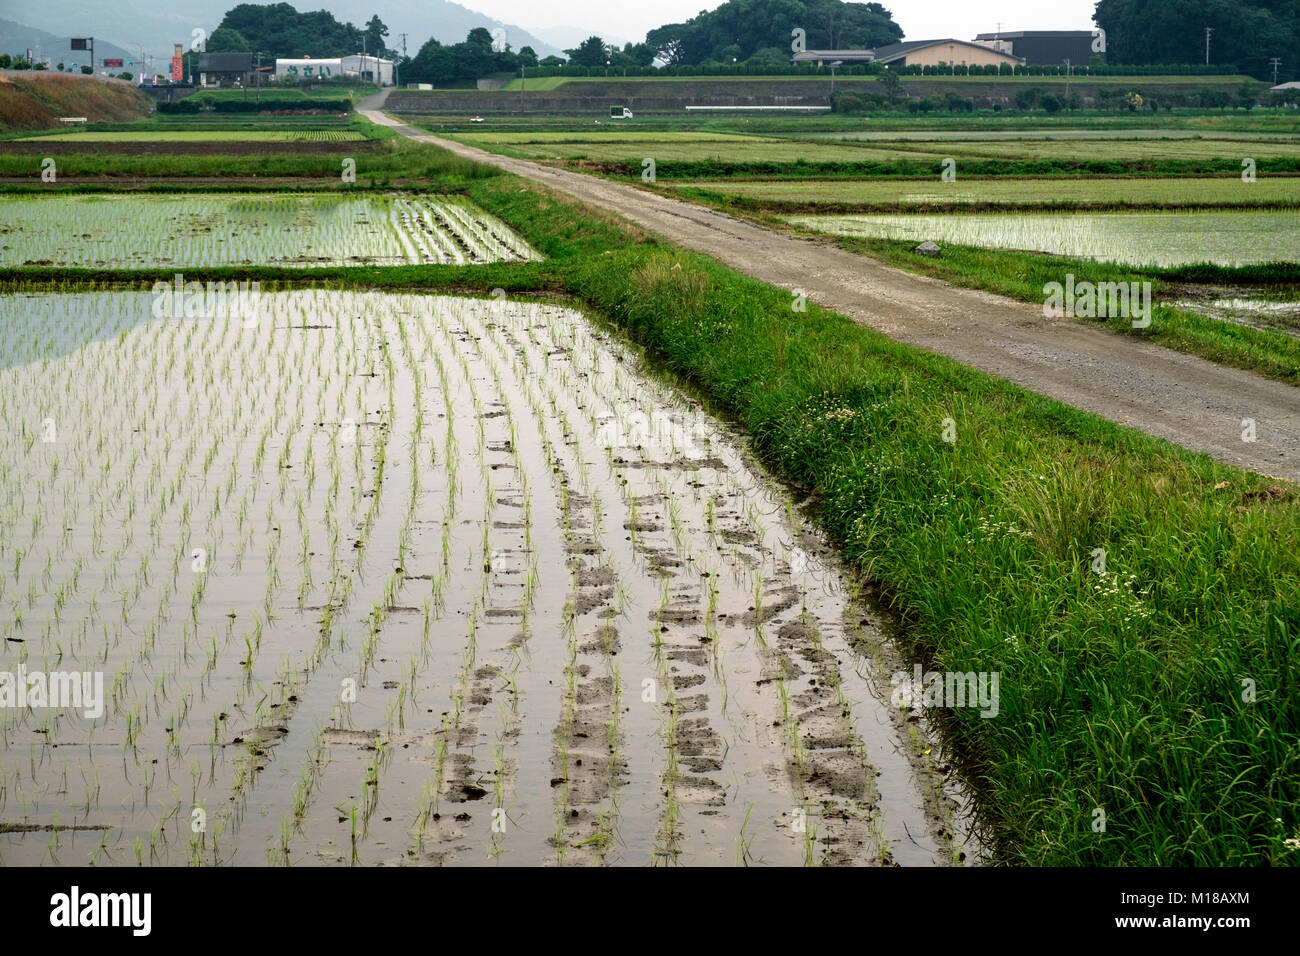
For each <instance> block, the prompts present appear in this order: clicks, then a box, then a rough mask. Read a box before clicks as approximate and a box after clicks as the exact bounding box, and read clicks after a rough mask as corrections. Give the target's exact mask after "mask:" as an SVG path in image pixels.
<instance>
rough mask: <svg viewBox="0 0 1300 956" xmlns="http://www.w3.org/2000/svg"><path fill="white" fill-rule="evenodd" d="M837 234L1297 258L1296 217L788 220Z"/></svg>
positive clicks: (1209, 257) (1040, 248)
mask: <svg viewBox="0 0 1300 956" xmlns="http://www.w3.org/2000/svg"><path fill="white" fill-rule="evenodd" d="M789 221H790V222H792V223H795V224H796V225H800V226H804V227H806V228H809V229H814V230H817V231H819V232H827V233H832V234H835V235H842V236H870V237H874V238H884V239H904V240H908V241H912V240H915V241H917V242H923V241H926V240H931V241H933V242H937V243H939V244H940V245H942V244H944V243H956V244H960V245H968V246H985V247H989V248H995V249H1019V250H1024V251H1029V252H1047V253H1052V254H1054V255H1062V256H1074V257H1078V258H1082V259H1096V260H1101V261H1107V262H1117V263H1122V264H1126V265H1133V266H1162V267H1166V266H1181V265H1190V264H1193V263H1202V262H1209V263H1214V264H1216V265H1222V266H1242V265H1250V264H1254V263H1262V262H1295V261H1297V259H1298V258H1300V241H1297V237H1298V236H1300V212H1296V211H1291V210H1285V211H1262V212H1254V211H1231V212H1201V211H1195V212H1181V211H1160V212H1113V213H1110V212H1097V213H1021V212H1017V213H994V214H981V213H970V214H966V213H963V214H961V215H922V214H912V213H903V214H892V215H836V216H794V217H790V219H789Z"/></svg>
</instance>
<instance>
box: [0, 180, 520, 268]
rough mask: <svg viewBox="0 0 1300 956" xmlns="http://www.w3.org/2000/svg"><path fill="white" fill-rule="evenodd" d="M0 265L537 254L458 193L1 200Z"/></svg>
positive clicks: (426, 259)
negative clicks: (426, 194)
mask: <svg viewBox="0 0 1300 956" xmlns="http://www.w3.org/2000/svg"><path fill="white" fill-rule="evenodd" d="M0 223H2V225H0V266H21V265H43V266H93V267H97V268H114V269H119V268H158V267H164V268H166V267H172V266H175V267H186V268H197V267H211V266H236V265H259V266H260V265H272V266H285V265H288V266H346V265H419V264H423V263H454V264H465V263H484V262H500V261H514V260H525V259H536V258H537V254H536V253H535V252H533V250H532V249H531V248H530V247H529V246H528V244H527V243H526V242H525V241H524V240H523V239H521V238H520V237H519V236H518V235H516V234H515V233H514V232H513V231H512V230H511V229H510V228H509V227H508V226H506V225H505V224H504V223H502V222H501V221H500V220H498V219H496V218H495V217H494V216H491V215H489V214H488V213H486V212H484V211H483V210H481V209H479V208H478V207H476V206H475V205H474V204H473V203H471V202H469V201H467V200H464V199H461V198H459V197H454V196H439V197H437V198H432V197H428V196H402V195H381V196H340V195H327V194H320V193H316V194H283V193H277V194H262V195H257V194H227V195H211V194H209V195H163V196H159V195H149V196H128V195H112V196H94V195H87V196H59V197H55V198H51V197H24V196H10V197H6V198H0Z"/></svg>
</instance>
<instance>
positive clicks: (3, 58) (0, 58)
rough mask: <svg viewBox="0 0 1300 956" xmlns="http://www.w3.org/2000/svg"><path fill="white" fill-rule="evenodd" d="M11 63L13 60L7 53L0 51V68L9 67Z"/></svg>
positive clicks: (5, 68)
mask: <svg viewBox="0 0 1300 956" xmlns="http://www.w3.org/2000/svg"><path fill="white" fill-rule="evenodd" d="M12 63H13V60H12V59H11V58H10V56H9V54H8V53H0V70H7V69H9V66H10V64H12Z"/></svg>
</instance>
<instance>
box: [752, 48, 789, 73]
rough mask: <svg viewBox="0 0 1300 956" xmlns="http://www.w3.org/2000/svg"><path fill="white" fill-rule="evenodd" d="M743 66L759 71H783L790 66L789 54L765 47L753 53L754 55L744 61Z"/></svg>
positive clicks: (779, 49) (786, 51)
mask: <svg viewBox="0 0 1300 956" xmlns="http://www.w3.org/2000/svg"><path fill="white" fill-rule="evenodd" d="M745 65H746V66H749V67H754V68H756V69H760V70H764V69H767V70H781V69H785V68H786V67H788V66H789V65H790V53H789V51H788V50H782V49H781V48H780V47H775V46H765V47H763V48H762V49H761V50H757V51H755V53H754V55H753V56H751V57H750V58H749V59H748V60H746V61H745Z"/></svg>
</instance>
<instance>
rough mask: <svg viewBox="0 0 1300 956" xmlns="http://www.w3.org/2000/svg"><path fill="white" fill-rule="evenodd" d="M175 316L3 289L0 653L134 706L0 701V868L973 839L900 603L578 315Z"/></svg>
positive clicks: (743, 850) (570, 860)
mask: <svg viewBox="0 0 1300 956" xmlns="http://www.w3.org/2000/svg"><path fill="white" fill-rule="evenodd" d="M150 299H151V296H150V295H149V294H147V293H120V292H119V293H99V294H77V295H49V296H43V297H32V296H9V297H6V298H5V299H4V300H3V302H0V306H2V307H3V309H4V314H5V315H6V317H7V321H6V323H5V324H4V325H3V326H2V327H0V345H2V346H3V351H2V352H0V354H3V355H4V356H6V358H7V366H8V367H6V368H4V369H3V370H0V407H2V408H3V415H4V420H5V421H6V422H9V423H11V427H9V428H7V429H5V431H4V433H3V435H2V436H0V461H3V462H4V467H3V469H0V502H3V506H0V549H2V550H3V553H4V554H5V556H6V562H5V566H4V567H3V569H0V611H2V612H3V618H2V619H0V626H2V627H3V634H2V635H0V672H6V671H7V672H11V673H16V672H18V670H19V668H24V669H25V670H26V672H28V673H33V672H42V673H45V674H49V673H50V672H55V671H58V672H84V673H86V674H87V675H93V674H101V675H102V676H103V687H104V697H105V698H106V703H105V704H104V709H103V713H102V714H96V713H94V712H93V711H94V708H93V707H85V708H63V709H51V708H49V707H39V706H31V707H25V708H24V707H7V708H0V744H2V750H0V860H2V861H3V862H5V863H13V864H19V863H40V862H44V863H50V862H63V863H86V862H87V861H90V862H92V863H94V864H97V865H137V864H184V863H190V864H195V865H213V864H223V863H231V862H235V863H244V864H257V863H265V862H269V863H272V864H284V863H311V864H322V863H323V864H337V865H346V864H349V863H372V864H373V863H407V864H450V863H479V864H481V863H484V862H486V861H488V860H489V859H491V858H495V859H499V860H502V861H507V862H522V863H538V862H550V863H561V864H591V863H596V864H599V863H617V862H627V863H647V862H683V863H685V862H711V863H736V862H744V863H770V864H778V863H785V864H792V863H793V864H798V863H801V862H812V863H837V864H847V863H857V864H862V863H880V862H886V861H890V860H895V861H898V862H903V863H908V862H916V863H930V862H951V861H953V860H954V859H958V858H960V855H961V854H962V853H963V852H969V850H970V849H971V847H970V846H966V847H965V850H962V848H961V847H962V838H959V837H956V836H955V835H954V834H955V829H954V826H955V821H956V818H958V817H960V816H961V815H962V810H961V807H962V803H963V801H962V799H961V796H960V794H956V793H953V792H951V791H949V790H946V789H945V787H944V786H942V785H940V784H938V783H937V782H936V777H934V776H932V775H931V772H930V771H929V770H927V768H928V767H932V766H937V765H938V763H939V761H938V760H937V759H936V758H935V757H924V756H921V748H922V747H924V748H926V749H925V750H924V753H926V754H929V753H930V749H929V748H930V747H931V746H932V745H931V744H921V743H919V741H920V740H921V739H922V738H920V737H919V736H918V735H917V733H918V732H917V729H916V728H917V726H918V725H917V724H915V723H912V722H909V721H905V720H904V719H903V718H904V717H905V716H906V712H900V711H898V710H897V709H895V708H893V707H891V706H889V705H888V703H887V697H888V694H889V682H888V677H887V676H884V677H883V679H882V675H887V674H888V672H889V671H890V670H896V669H898V665H897V662H896V660H895V659H894V658H893V649H892V644H891V643H890V642H889V641H888V640H887V639H885V637H884V635H883V634H882V633H881V631H880V630H879V629H878V627H877V626H876V624H875V623H874V621H873V618H874V617H875V613H874V612H873V611H871V610H870V609H869V608H866V607H864V606H862V605H860V604H858V603H857V602H856V601H854V600H853V599H851V598H850V597H849V596H846V595H845V594H844V593H843V590H842V588H841V586H840V583H839V582H840V579H839V577H838V576H837V574H836V572H835V570H834V568H833V567H832V566H830V565H828V564H827V563H826V562H825V561H824V560H823V559H822V557H820V555H821V554H822V553H823V552H822V549H821V548H820V547H819V546H818V545H817V543H816V541H815V539H813V538H811V537H810V536H809V535H808V532H807V530H806V527H805V525H804V524H803V522H802V519H801V518H800V517H799V516H798V514H797V512H795V510H794V508H793V504H792V502H791V501H790V500H789V499H788V497H786V495H785V494H784V493H783V491H782V490H781V489H780V488H779V487H777V486H775V485H774V484H773V483H771V482H769V481H768V480H767V479H765V478H764V477H763V476H762V475H761V474H760V473H759V472H758V471H756V470H755V469H754V467H753V466H752V465H751V464H750V463H749V460H748V458H747V456H746V455H745V453H744V452H743V450H742V446H741V444H740V443H739V442H738V441H736V440H735V439H733V438H732V437H731V436H730V434H729V433H728V432H727V431H726V430H725V429H724V428H722V427H721V426H720V425H719V424H717V423H716V422H715V421H713V420H712V419H710V418H708V417H707V416H706V415H705V414H704V413H703V412H702V411H701V410H700V408H699V407H698V406H697V405H695V404H694V403H693V402H691V401H690V400H688V399H686V398H684V397H682V396H681V395H680V394H678V393H676V392H675V391H673V390H672V389H670V388H668V387H666V386H664V385H662V384H659V383H657V382H656V381H654V380H653V379H651V378H650V377H648V375H647V373H646V371H645V369H644V368H643V366H642V365H641V363H640V361H639V360H638V358H637V357H636V355H635V354H634V353H632V352H630V351H629V350H627V349H626V348H625V347H623V346H621V345H620V344H619V343H618V342H617V341H616V340H613V339H612V338H611V337H609V336H608V335H607V334H606V333H604V332H602V331H600V330H599V329H596V328H594V327H593V326H591V325H589V324H588V323H587V322H586V321H585V320H584V319H583V318H582V316H580V315H578V314H576V313H574V312H572V311H569V310H566V309H564V308H560V307H553V306H541V305H524V304H511V303H505V302H496V301H474V300H467V299H449V298H433V297H427V296H419V295H403V296H389V295H380V294H375V293H350V292H328V293H326V292H320V291H297V292H284V293H276V294H273V295H266V296H263V297H262V298H261V300H260V302H261V313H260V315H259V317H258V319H257V321H255V322H253V323H248V322H231V321H219V320H208V321H203V320H196V321H177V320H154V319H152V318H151V317H150V315H151V301H150ZM106 397H107V398H108V400H106ZM87 686H89V685H87ZM83 703H84V701H83ZM935 753H936V754H937V753H938V751H935ZM916 780H920V781H922V783H920V784H917V783H916V782H914V781H916ZM196 821H201V822H202V826H201V827H199V828H197V829H196V826H195V823H196Z"/></svg>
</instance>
